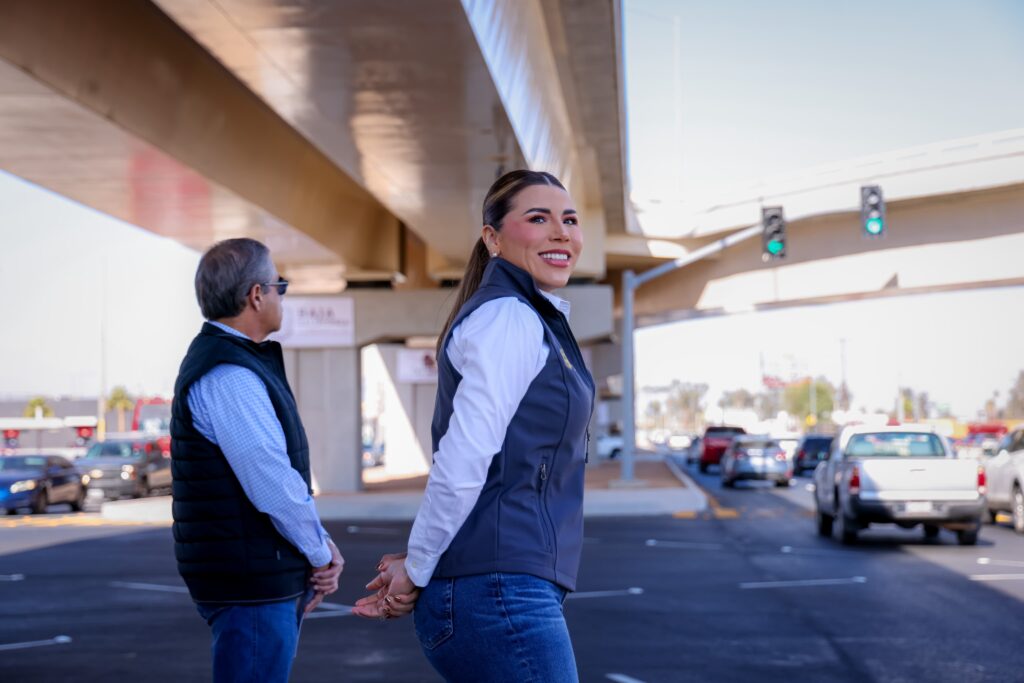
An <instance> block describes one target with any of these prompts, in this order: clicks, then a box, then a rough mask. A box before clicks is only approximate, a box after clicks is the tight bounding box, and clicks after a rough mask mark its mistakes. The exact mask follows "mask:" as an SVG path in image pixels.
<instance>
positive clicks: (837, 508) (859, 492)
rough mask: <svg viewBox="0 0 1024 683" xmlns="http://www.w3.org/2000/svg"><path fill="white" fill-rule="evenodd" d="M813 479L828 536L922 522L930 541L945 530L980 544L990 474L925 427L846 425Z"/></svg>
mask: <svg viewBox="0 0 1024 683" xmlns="http://www.w3.org/2000/svg"><path fill="white" fill-rule="evenodd" d="M814 483H815V492H814V502H815V507H816V511H817V522H818V533H819V534H821V535H822V536H831V535H832V532H833V529H834V530H835V531H836V532H837V534H838V536H839V539H840V540H841V541H842V542H843V543H846V544H850V543H854V542H856V540H857V532H858V531H860V530H861V529H866V528H867V527H868V525H870V524H877V523H888V524H896V525H898V526H901V527H903V528H906V529H909V528H912V527H914V526H916V525H918V524H923V525H924V533H925V537H926V538H935V537H936V536H938V534H939V530H940V528H942V527H945V528H947V529H951V530H953V531H955V532H956V534H957V540H958V541H959V542H960V544H961V545H974V544H975V543H977V542H978V531H979V529H980V528H981V519H982V515H983V513H984V512H985V509H986V503H985V471H984V469H983V468H980V467H979V466H978V462H977V461H976V460H961V459H958V458H957V457H956V456H955V455H954V454H953V452H952V450H951V449H950V447H949V443H948V442H947V441H946V440H945V439H944V438H942V437H941V436H939V435H938V434H936V433H935V432H934V431H932V430H931V428H929V427H927V426H920V425H900V426H894V427H863V426H858V427H847V428H846V429H844V430H843V432H842V434H840V436H839V438H838V439H835V440H834V441H833V443H832V451H831V453H830V454H829V458H828V459H827V460H825V461H823V462H821V463H820V464H819V465H818V468H817V469H816V470H815V471H814Z"/></svg>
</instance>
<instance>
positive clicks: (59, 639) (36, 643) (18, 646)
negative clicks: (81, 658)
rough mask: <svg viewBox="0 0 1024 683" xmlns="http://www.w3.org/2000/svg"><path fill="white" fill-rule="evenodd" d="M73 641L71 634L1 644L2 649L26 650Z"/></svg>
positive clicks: (0, 648)
mask: <svg viewBox="0 0 1024 683" xmlns="http://www.w3.org/2000/svg"><path fill="white" fill-rule="evenodd" d="M70 642H71V636H54V637H53V638H50V639H48V640H31V641H28V642H25V643H7V644H5V645H0V651H2V650H24V649H26V648H30V647H45V646H47V645H66V644H67V643H70Z"/></svg>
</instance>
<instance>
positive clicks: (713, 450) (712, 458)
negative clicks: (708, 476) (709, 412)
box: [699, 425, 747, 472]
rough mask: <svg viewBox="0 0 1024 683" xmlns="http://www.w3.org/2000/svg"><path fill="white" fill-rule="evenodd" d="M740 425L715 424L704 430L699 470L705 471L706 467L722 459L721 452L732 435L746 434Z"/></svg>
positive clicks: (730, 440)
mask: <svg viewBox="0 0 1024 683" xmlns="http://www.w3.org/2000/svg"><path fill="white" fill-rule="evenodd" d="M746 433H747V432H746V430H745V429H743V428H742V427H725V426H721V425H719V426H715V427H708V428H707V429H706V430H704V441H703V446H702V448H701V453H700V464H699V467H700V471H701V472H707V471H708V467H710V466H711V465H717V464H718V463H719V462H721V460H722V454H723V453H725V449H726V448H728V447H729V444H730V443H732V440H733V437H735V436H737V435H739V434H746Z"/></svg>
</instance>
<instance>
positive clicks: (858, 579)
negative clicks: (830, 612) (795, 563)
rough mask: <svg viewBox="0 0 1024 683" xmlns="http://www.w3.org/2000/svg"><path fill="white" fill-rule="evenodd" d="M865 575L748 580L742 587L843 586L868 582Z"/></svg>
mask: <svg viewBox="0 0 1024 683" xmlns="http://www.w3.org/2000/svg"><path fill="white" fill-rule="evenodd" d="M867 582H868V580H867V578H866V577H863V576H851V577H849V578H847V579H804V580H799V581H748V582H746V583H741V584H740V588H743V589H744V590H752V589H756V588H800V587H804V586H843V585H846V584H854V583H867Z"/></svg>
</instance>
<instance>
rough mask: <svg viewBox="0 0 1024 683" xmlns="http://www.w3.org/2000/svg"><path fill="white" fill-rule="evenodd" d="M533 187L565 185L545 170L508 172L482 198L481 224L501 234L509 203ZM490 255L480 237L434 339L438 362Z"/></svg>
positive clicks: (510, 204) (510, 208) (476, 288)
mask: <svg viewBox="0 0 1024 683" xmlns="http://www.w3.org/2000/svg"><path fill="white" fill-rule="evenodd" d="M532 185H553V186H555V187H560V188H562V189H563V190H564V189H565V186H564V185H562V183H561V182H559V180H558V178H556V177H555V176H553V175H551V174H550V173H545V172H544V171H526V170H518V171H509V172H508V173H506V174H505V175H503V176H501V177H500V178H498V179H497V180H495V181H494V184H493V185H491V189H489V190H488V191H487V196H486V197H484V211H483V224H482V225H489V226H491V227H492V228H494V229H495V230H498V231H500V230H501V222H502V221H503V220H504V219H505V216H507V215H508V212H509V211H511V210H512V202H513V201H515V198H516V196H517V195H518V194H519V193H520V192H522V191H523V190H524V189H526V188H527V187H530V186H532ZM490 256H491V255H490V254H489V253H488V252H487V245H486V244H484V239H483V237H480V238H479V239H477V241H476V244H474V245H473V252H472V253H471V254H470V255H469V263H467V264H466V272H465V274H464V275H463V276H462V282H461V284H460V285H459V292H458V294H457V295H456V296H455V305H454V306H452V312H451V313H450V314H449V315H448V320H447V321H446V322H445V324H444V329H443V330H442V331H441V336H440V337H438V338H437V356H438V360H440V357H441V348H442V347H443V346H444V340H445V338H446V337H447V336H448V332H449V331H450V330H451V328H452V323H454V322H455V318H456V317H458V315H459V311H460V310H462V307H463V306H464V305H465V303H466V302H467V301H469V298H470V297H471V296H473V294H475V293H476V290H478V289H480V280H482V279H483V276H484V270H485V269H486V268H487V263H488V261H490Z"/></svg>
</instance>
